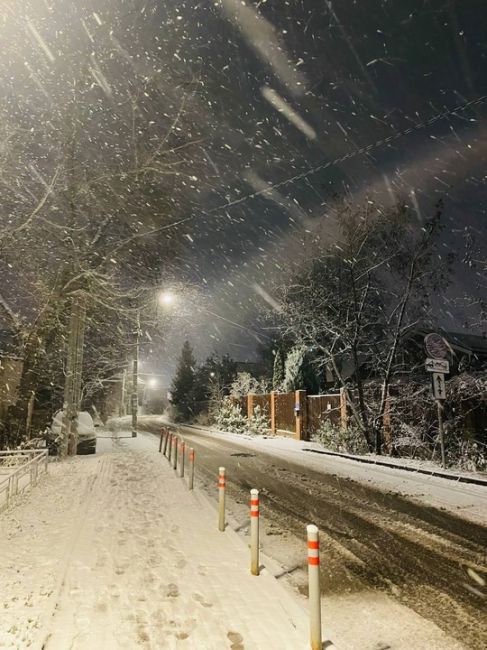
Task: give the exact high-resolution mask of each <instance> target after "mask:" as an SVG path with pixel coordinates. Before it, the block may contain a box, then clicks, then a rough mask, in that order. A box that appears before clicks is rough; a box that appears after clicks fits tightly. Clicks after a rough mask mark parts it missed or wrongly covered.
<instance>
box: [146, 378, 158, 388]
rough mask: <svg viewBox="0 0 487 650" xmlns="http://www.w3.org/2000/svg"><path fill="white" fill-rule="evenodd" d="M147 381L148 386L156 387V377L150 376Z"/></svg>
mask: <svg viewBox="0 0 487 650" xmlns="http://www.w3.org/2000/svg"><path fill="white" fill-rule="evenodd" d="M147 383H148V385H149V388H157V379H156V378H155V377H151V378H150V379H149V381H148V382H147Z"/></svg>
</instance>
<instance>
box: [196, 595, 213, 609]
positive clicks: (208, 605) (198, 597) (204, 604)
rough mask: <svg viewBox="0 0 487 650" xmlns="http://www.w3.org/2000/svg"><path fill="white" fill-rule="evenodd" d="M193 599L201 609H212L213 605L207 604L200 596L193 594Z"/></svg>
mask: <svg viewBox="0 0 487 650" xmlns="http://www.w3.org/2000/svg"><path fill="white" fill-rule="evenodd" d="M193 599H194V600H196V602H197V603H199V604H200V605H203V607H213V603H208V602H206V600H205V599H204V597H203V596H202V595H201V594H193Z"/></svg>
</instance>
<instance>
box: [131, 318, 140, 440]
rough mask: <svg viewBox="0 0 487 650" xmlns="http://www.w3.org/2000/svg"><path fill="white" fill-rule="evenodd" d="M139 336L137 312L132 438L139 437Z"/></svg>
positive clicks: (133, 370)
mask: <svg viewBox="0 0 487 650" xmlns="http://www.w3.org/2000/svg"><path fill="white" fill-rule="evenodd" d="M139 335H140V314H139V312H138V311H137V323H136V325H135V331H134V339H135V344H134V360H133V366H132V438H136V437H137V410H138V406H139V391H138V380H139Z"/></svg>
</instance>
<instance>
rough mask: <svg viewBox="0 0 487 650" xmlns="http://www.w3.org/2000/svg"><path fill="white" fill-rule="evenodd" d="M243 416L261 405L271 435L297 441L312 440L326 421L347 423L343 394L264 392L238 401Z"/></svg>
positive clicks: (237, 399)
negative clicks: (288, 437) (289, 437)
mask: <svg viewBox="0 0 487 650" xmlns="http://www.w3.org/2000/svg"><path fill="white" fill-rule="evenodd" d="M234 402H235V403H237V404H239V405H240V408H241V409H242V414H243V415H244V416H246V417H250V416H251V415H252V414H253V413H254V408H255V407H256V406H260V409H261V412H262V413H264V414H266V415H267V417H268V419H269V429H270V430H271V431H272V433H277V432H279V433H280V434H284V435H289V436H292V437H295V438H297V439H298V440H309V438H310V435H311V434H313V433H315V432H316V431H317V430H318V428H319V427H320V425H321V423H322V422H323V421H325V420H328V421H330V422H331V423H332V424H333V425H334V426H343V427H345V426H346V424H347V408H346V399H345V394H344V392H343V391H340V393H331V394H327V395H306V391H304V390H297V391H293V392H290V393H277V392H274V391H273V392H272V393H265V394H261V395H247V396H246V397H240V398H235V399H234Z"/></svg>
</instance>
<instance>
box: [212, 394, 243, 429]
mask: <svg viewBox="0 0 487 650" xmlns="http://www.w3.org/2000/svg"><path fill="white" fill-rule="evenodd" d="M216 426H217V427H218V428H219V429H221V430H222V431H229V432H230V433H242V432H244V431H245V430H246V428H247V418H246V417H245V416H244V415H243V414H242V408H241V406H240V404H238V403H236V402H234V401H233V399H232V398H231V397H224V398H223V400H222V402H221V404H220V408H219V409H218V413H217V415H216Z"/></svg>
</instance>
